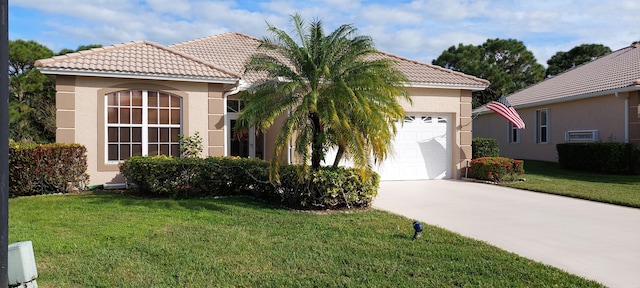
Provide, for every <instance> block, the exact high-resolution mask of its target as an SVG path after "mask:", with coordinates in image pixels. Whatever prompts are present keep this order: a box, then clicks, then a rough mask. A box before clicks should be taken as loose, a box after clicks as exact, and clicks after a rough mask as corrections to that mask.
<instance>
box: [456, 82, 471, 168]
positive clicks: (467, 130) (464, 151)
mask: <svg viewBox="0 0 640 288" xmlns="http://www.w3.org/2000/svg"><path fill="white" fill-rule="evenodd" d="M471 101H472V97H471V91H469V90H462V91H460V118H459V122H458V123H459V125H460V126H459V135H460V157H459V159H458V163H457V164H456V170H457V171H458V174H457V175H456V178H461V177H463V176H465V173H464V172H465V168H466V167H467V162H468V161H470V160H471V155H472V154H471V142H472V139H473V137H472V126H473V125H472V123H473V120H472V115H471V111H472V105H471Z"/></svg>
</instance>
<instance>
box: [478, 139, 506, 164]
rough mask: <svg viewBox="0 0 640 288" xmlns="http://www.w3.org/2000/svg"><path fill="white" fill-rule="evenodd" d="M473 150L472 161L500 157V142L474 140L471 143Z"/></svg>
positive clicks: (494, 140) (495, 140)
mask: <svg viewBox="0 0 640 288" xmlns="http://www.w3.org/2000/svg"><path fill="white" fill-rule="evenodd" d="M471 150H472V152H471V154H472V156H471V158H472V159H475V158H480V157H498V156H500V147H498V140H497V139H494V138H473V140H472V142H471Z"/></svg>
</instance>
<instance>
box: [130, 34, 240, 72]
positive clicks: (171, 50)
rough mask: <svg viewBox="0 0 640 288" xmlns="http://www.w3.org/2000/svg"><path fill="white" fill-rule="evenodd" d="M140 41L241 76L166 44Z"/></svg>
mask: <svg viewBox="0 0 640 288" xmlns="http://www.w3.org/2000/svg"><path fill="white" fill-rule="evenodd" d="M142 42H144V43H146V44H148V45H152V46H154V47H157V48H160V49H163V50H165V51H167V52H170V53H173V54H176V55H178V56H180V57H183V58H186V59H189V60H191V61H194V62H197V63H200V64H202V65H206V66H209V67H210V68H213V69H215V70H218V71H222V72H224V73H226V74H228V75H231V76H234V77H236V78H242V77H241V76H240V75H238V74H236V73H235V72H231V71H229V70H227V69H224V68H220V67H218V66H216V65H214V64H212V63H210V62H207V61H204V60H202V59H199V58H196V57H193V56H191V55H189V54H186V53H183V52H180V51H178V50H176V49H173V48H170V47H167V46H163V45H160V44H158V43H155V42H151V41H146V40H143V41H142Z"/></svg>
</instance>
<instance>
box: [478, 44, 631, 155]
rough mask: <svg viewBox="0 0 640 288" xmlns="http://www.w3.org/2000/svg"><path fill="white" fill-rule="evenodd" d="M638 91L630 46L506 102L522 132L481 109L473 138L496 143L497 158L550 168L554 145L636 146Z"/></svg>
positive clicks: (518, 93) (563, 74)
mask: <svg viewBox="0 0 640 288" xmlns="http://www.w3.org/2000/svg"><path fill="white" fill-rule="evenodd" d="M639 90H640V45H638V44H635V45H632V46H629V47H626V48H623V49H620V50H617V51H614V52H612V53H611V54H609V55H606V56H603V57H601V58H598V59H596V60H593V61H591V62H588V63H585V64H583V65H580V66H578V67H576V68H573V69H571V70H569V71H566V72H564V73H562V74H560V75H557V76H555V77H553V78H550V79H547V80H545V81H543V82H540V83H538V84H535V85H533V86H531V87H529V88H527V89H524V90H522V91H519V92H517V93H514V94H512V95H510V96H508V97H507V100H508V101H509V103H510V104H511V105H512V106H513V107H514V108H515V109H516V110H517V111H518V114H520V117H521V118H522V119H523V120H524V122H525V124H526V128H525V129H523V130H518V129H514V128H513V126H512V125H511V124H510V123H508V122H507V120H505V119H504V118H502V117H501V116H500V115H498V114H496V113H494V112H493V111H490V110H488V109H487V108H486V107H485V106H482V107H479V108H477V109H474V111H473V114H474V115H475V117H474V120H473V137H489V138H496V139H498V143H499V145H500V154H501V156H505V157H511V158H517V159H532V160H543V161H552V162H557V161H558V153H557V151H556V144H558V143H566V142H607V141H614V142H625V143H635V144H638V145H640V109H639V106H640V96H639V95H640V93H639Z"/></svg>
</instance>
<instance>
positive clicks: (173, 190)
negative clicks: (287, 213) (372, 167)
mask: <svg viewBox="0 0 640 288" xmlns="http://www.w3.org/2000/svg"><path fill="white" fill-rule="evenodd" d="M300 169H301V167H300V166H293V165H284V166H282V167H281V168H280V171H279V172H280V183H278V184H272V183H270V182H269V181H268V180H269V162H267V161H264V160H259V159H250V158H237V157H208V158H204V159H202V158H171V157H166V156H154V157H132V158H130V159H129V160H126V161H124V163H122V164H121V166H120V171H121V172H122V174H123V175H124V176H125V177H126V179H127V181H130V182H133V183H135V185H136V187H137V189H138V191H139V192H141V193H144V194H149V195H157V196H165V197H174V198H192V197H213V196H232V195H247V196H253V197H256V198H259V199H262V200H265V201H268V202H271V203H275V204H280V205H284V206H287V207H290V208H296V209H341V208H352V207H368V206H369V205H371V202H372V201H373V198H374V197H375V196H376V195H377V191H378V185H379V180H380V178H379V176H378V174H376V173H374V172H372V171H371V172H370V173H368V177H364V181H363V177H361V173H360V172H361V171H360V170H356V169H345V168H330V167H323V168H322V169H320V170H318V171H314V172H312V173H311V175H310V176H309V177H308V178H304V179H301V178H300V177H299V173H298V171H299V170H300Z"/></svg>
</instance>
